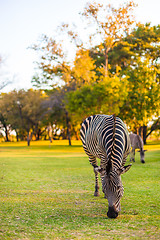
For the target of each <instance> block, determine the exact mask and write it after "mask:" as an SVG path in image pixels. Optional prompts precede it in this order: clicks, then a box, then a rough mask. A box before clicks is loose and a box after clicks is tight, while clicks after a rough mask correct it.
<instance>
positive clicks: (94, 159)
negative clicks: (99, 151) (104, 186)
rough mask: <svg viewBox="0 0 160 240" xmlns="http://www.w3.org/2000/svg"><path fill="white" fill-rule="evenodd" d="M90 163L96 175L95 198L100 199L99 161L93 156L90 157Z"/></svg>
mask: <svg viewBox="0 0 160 240" xmlns="http://www.w3.org/2000/svg"><path fill="white" fill-rule="evenodd" d="M89 162H90V163H91V165H92V166H93V171H94V174H95V192H94V196H96V197H98V196H99V182H98V166H97V160H96V157H95V156H93V155H90V156H89Z"/></svg>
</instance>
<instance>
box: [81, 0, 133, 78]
mask: <svg viewBox="0 0 160 240" xmlns="http://www.w3.org/2000/svg"><path fill="white" fill-rule="evenodd" d="M135 6H136V5H135V3H134V2H133V1H130V2H128V3H126V4H124V5H121V6H120V7H119V8H114V7H113V6H111V5H110V4H108V5H106V6H103V5H102V4H96V3H94V4H91V3H88V4H87V6H86V7H85V9H84V12H83V13H82V15H83V16H85V17H86V18H87V19H88V20H89V24H90V25H92V31H93V26H95V27H94V29H95V30H96V31H95V33H91V34H90V39H91V40H92V41H93V42H94V44H95V38H96V39H97V41H100V44H99V51H100V53H101V55H102V56H103V57H104V60H105V63H104V65H103V66H104V70H105V71H104V76H105V77H107V76H108V71H109V64H108V57H109V51H111V50H112V49H113V48H114V46H115V45H116V44H117V43H118V42H121V40H122V39H123V38H124V37H125V36H126V34H127V33H129V32H130V30H131V29H132V27H133V23H134V17H133V15H132V12H133V9H134V7H135Z"/></svg>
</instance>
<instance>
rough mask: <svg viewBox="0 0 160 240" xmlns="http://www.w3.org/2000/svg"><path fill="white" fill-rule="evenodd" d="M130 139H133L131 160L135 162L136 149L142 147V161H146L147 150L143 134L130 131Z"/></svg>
mask: <svg viewBox="0 0 160 240" xmlns="http://www.w3.org/2000/svg"><path fill="white" fill-rule="evenodd" d="M129 137H130V140H131V147H132V150H131V154H130V161H133V162H135V149H137V148H138V149H140V150H139V151H138V152H140V159H141V163H145V160H144V153H145V151H147V150H144V149H143V140H142V138H141V136H139V135H137V134H135V133H130V134H129Z"/></svg>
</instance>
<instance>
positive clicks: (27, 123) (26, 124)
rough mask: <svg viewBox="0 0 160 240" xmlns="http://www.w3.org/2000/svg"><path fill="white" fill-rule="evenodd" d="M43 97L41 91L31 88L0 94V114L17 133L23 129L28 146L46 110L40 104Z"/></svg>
mask: <svg viewBox="0 0 160 240" xmlns="http://www.w3.org/2000/svg"><path fill="white" fill-rule="evenodd" d="M44 97H45V96H44V94H43V93H42V92H41V91H34V90H32V89H30V90H28V91H24V90H20V91H12V92H10V93H5V94H2V98H1V115H3V118H4V119H6V120H7V126H10V127H11V128H12V130H13V129H14V130H15V131H16V133H17V135H18V133H19V132H20V131H21V129H23V130H25V132H26V133H27V143H28V146H29V145H30V141H31V139H32V135H33V134H36V133H37V132H38V131H39V129H38V128H39V124H40V122H41V121H42V119H43V117H44V115H45V112H46V109H44V108H43V105H42V103H43V100H44ZM1 122H2V121H1Z"/></svg>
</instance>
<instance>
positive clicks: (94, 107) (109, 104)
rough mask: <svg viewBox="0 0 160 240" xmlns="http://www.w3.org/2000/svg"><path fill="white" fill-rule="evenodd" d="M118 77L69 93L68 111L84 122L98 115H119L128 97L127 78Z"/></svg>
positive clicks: (108, 78)
mask: <svg viewBox="0 0 160 240" xmlns="http://www.w3.org/2000/svg"><path fill="white" fill-rule="evenodd" d="M117 75H118V74H117ZM117 75H113V76H111V77H106V78H105V79H103V81H99V82H96V83H94V84H92V85H91V84H86V85H83V86H82V87H80V88H79V89H77V90H76V91H73V92H72V91H71V92H69V93H68V95H67V100H68V109H69V111H70V113H72V115H73V117H75V118H77V119H79V121H82V119H84V118H85V117H87V116H90V115H92V114H97V113H107V114H112V113H115V114H119V108H120V107H121V106H122V105H123V102H124V100H125V99H126V97H127V82H126V78H120V77H119V76H117Z"/></svg>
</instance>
